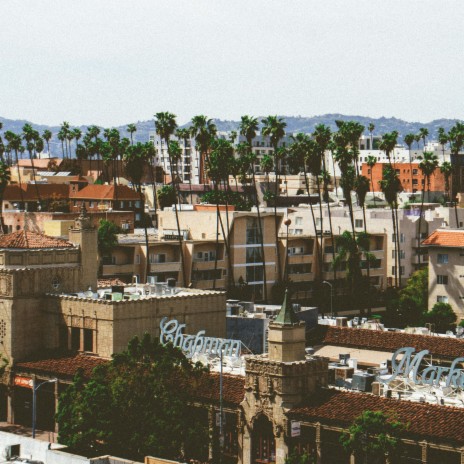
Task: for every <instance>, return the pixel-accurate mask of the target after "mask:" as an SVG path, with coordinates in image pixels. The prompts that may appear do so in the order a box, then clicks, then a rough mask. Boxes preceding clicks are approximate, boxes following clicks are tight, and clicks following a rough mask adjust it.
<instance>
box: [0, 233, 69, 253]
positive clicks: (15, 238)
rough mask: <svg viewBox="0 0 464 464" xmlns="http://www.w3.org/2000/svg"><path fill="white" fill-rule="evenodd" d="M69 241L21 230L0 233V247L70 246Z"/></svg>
mask: <svg viewBox="0 0 464 464" xmlns="http://www.w3.org/2000/svg"><path fill="white" fill-rule="evenodd" d="M73 246H74V245H73V244H72V243H71V242H68V241H66V240H63V239H61V238H57V237H49V236H48V235H43V234H37V233H35V232H29V231H25V230H21V231H19V232H13V233H11V234H6V235H0V248H21V249H25V248H28V249H30V248H71V247H73Z"/></svg>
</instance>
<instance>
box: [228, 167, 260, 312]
mask: <svg viewBox="0 0 464 464" xmlns="http://www.w3.org/2000/svg"><path fill="white" fill-rule="evenodd" d="M252 182H253V188H254V191H255V206H256V213H257V216H258V234H259V243H260V245H261V254H262V260H263V294H264V295H263V296H264V303H266V304H267V279H266V256H265V254H264V235H263V227H262V224H261V212H260V210H259V206H260V205H259V196H258V188H257V187H256V177H255V168H254V166H253V167H252ZM229 261H230V256H229Z"/></svg>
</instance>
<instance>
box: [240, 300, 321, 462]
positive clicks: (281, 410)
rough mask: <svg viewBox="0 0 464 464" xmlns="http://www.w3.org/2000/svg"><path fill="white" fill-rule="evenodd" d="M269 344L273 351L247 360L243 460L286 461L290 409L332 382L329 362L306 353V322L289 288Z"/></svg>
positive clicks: (274, 323) (271, 329)
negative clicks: (294, 309) (293, 304)
mask: <svg viewBox="0 0 464 464" xmlns="http://www.w3.org/2000/svg"><path fill="white" fill-rule="evenodd" d="M268 346H269V353H267V354H263V355H255V356H250V357H248V358H247V359H246V366H245V376H246V377H245V399H244V401H243V402H242V407H243V411H244V421H245V423H246V427H244V432H243V433H244V437H243V438H244V440H243V443H244V445H243V446H244V449H243V462H242V463H241V464H251V463H252V462H254V461H255V460H256V459H263V458H264V459H269V460H270V461H275V462H276V463H277V464H284V462H285V458H286V456H287V455H288V454H289V449H288V438H289V436H290V424H289V423H288V420H287V416H286V413H287V412H288V411H289V410H290V409H291V408H293V407H294V406H296V405H298V404H299V403H300V402H301V401H302V400H303V398H304V397H305V396H307V395H309V394H311V393H314V392H315V390H316V388H317V387H323V386H327V373H328V361H327V359H325V358H317V357H311V358H307V357H306V352H305V323H304V322H302V321H300V320H299V319H298V317H297V316H296V314H295V313H294V311H293V309H292V306H291V303H290V299H289V297H288V294H287V292H286V293H285V298H284V302H283V304H282V307H281V309H280V312H279V314H278V316H277V317H276V319H275V320H274V321H273V322H271V323H270V324H269V338H268ZM263 454H264V455H263Z"/></svg>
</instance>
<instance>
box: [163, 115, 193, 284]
mask: <svg viewBox="0 0 464 464" xmlns="http://www.w3.org/2000/svg"><path fill="white" fill-rule="evenodd" d="M155 118H156V120H155V129H156V133H157V134H158V135H159V136H160V138H161V140H162V141H164V143H165V144H166V147H167V151H168V157H169V165H170V167H171V168H170V171H171V180H172V184H173V186H174V190H175V192H176V197H177V201H178V202H179V201H180V200H179V198H180V197H179V184H178V178H179V175H178V172H177V169H175V167H176V165H177V161H176V157H177V155H178V153H177V152H176V153H174V158H173V153H172V152H171V148H175V146H173V145H170V143H169V142H170V140H171V137H172V135H173V134H174V132H175V131H176V129H177V122H176V116H175V114H172V113H168V112H160V113H156V114H155ZM174 212H175V215H176V224H177V236H178V240H179V249H180V259H181V266H182V278H183V280H184V286H185V285H188V284H187V268H186V263H185V259H184V250H183V243H182V242H183V240H182V239H183V237H182V233H181V229H180V222H179V212H178V209H177V202H176V203H174Z"/></svg>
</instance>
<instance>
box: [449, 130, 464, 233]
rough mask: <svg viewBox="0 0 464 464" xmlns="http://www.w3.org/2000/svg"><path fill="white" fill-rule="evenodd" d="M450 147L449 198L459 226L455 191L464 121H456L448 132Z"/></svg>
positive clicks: (459, 183) (459, 182)
mask: <svg viewBox="0 0 464 464" xmlns="http://www.w3.org/2000/svg"><path fill="white" fill-rule="evenodd" d="M448 137H449V142H450V148H451V166H452V167H453V174H452V176H451V198H452V201H454V214H455V217H456V227H457V228H459V220H458V204H457V198H456V196H457V193H458V192H460V191H461V167H460V166H459V162H458V157H459V152H460V151H461V149H462V147H463V146H464V123H462V122H459V121H457V122H456V123H455V125H454V126H453V127H452V128H451V129H450V130H449V132H448Z"/></svg>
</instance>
